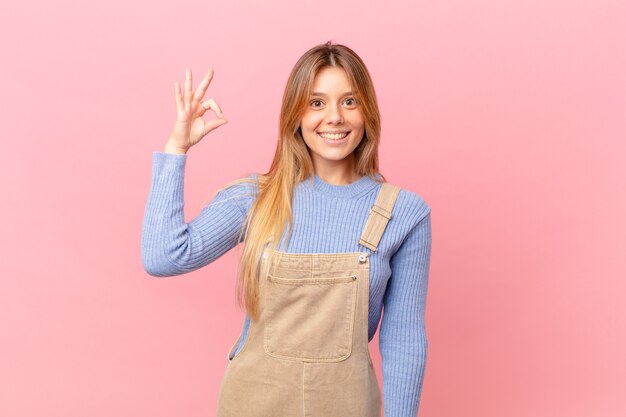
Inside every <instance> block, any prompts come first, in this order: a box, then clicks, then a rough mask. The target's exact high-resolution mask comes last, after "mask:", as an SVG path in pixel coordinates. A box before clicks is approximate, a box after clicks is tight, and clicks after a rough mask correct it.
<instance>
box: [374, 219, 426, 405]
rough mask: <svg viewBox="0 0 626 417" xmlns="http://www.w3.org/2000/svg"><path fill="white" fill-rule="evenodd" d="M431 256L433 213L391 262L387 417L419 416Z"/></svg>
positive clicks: (384, 350)
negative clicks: (431, 218) (425, 311)
mask: <svg viewBox="0 0 626 417" xmlns="http://www.w3.org/2000/svg"><path fill="white" fill-rule="evenodd" d="M430 253H431V224H430V209H428V212H427V214H426V215H425V216H424V217H423V218H422V219H421V220H419V222H418V223H417V224H416V225H415V226H414V227H413V229H412V230H411V231H410V232H409V234H408V235H407V237H406V238H405V240H404V242H403V243H402V245H401V246H400V247H399V249H398V251H397V252H396V253H395V254H394V255H393V257H392V258H391V261H390V266H391V278H390V280H389V282H388V284H387V289H386V292H385V296H384V298H383V305H384V312H383V317H382V322H381V326H380V334H379V348H380V354H381V357H382V374H383V399H384V408H385V414H384V415H385V417H415V416H416V415H417V411H418V408H419V401H420V396H421V392H422V382H423V379H424V371H425V369H426V356H427V351H428V341H427V338H426V328H425V321H424V309H425V306H426V292H427V287H428V273H429V269H430Z"/></svg>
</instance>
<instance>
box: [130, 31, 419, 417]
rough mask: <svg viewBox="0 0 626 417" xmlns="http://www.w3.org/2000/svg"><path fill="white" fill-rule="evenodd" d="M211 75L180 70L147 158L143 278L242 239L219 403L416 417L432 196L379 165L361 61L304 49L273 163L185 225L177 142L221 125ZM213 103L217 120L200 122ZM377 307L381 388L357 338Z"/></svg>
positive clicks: (337, 49)
mask: <svg viewBox="0 0 626 417" xmlns="http://www.w3.org/2000/svg"><path fill="white" fill-rule="evenodd" d="M212 76H213V70H211V69H210V70H209V72H208V73H207V74H206V76H205V77H204V79H202V81H201V83H200V85H199V86H198V88H197V89H196V90H195V91H194V92H192V89H191V86H192V79H191V72H190V71H189V70H187V71H186V80H185V86H184V91H182V92H181V90H180V87H179V86H178V84H176V86H175V93H176V105H177V109H178V116H177V120H176V122H175V125H174V128H173V130H172V133H171V135H170V138H169V140H168V141H167V143H166V145H165V149H164V151H163V152H154V153H153V155H152V158H153V165H152V183H151V188H150V194H149V196H148V202H147V205H146V209H145V215H144V223H143V235H142V260H143V265H144V268H145V270H146V271H147V272H148V273H149V274H150V275H154V276H159V277H161V276H173V275H179V274H183V273H187V272H190V271H194V270H196V269H198V268H200V267H202V266H205V265H207V264H209V263H211V262H213V261H214V260H216V259H217V258H219V257H220V256H221V255H223V254H224V253H225V252H227V251H228V250H230V249H232V248H233V247H235V246H236V245H237V244H238V243H242V242H243V243H244V245H243V247H244V250H243V253H242V255H241V259H240V264H239V268H238V274H237V286H236V290H237V292H236V293H237V300H238V302H239V305H240V306H242V304H245V308H246V313H247V314H246V318H245V322H244V325H243V330H242V331H241V333H240V336H239V338H238V340H237V341H236V342H235V343H234V344H233V346H232V347H231V349H230V351H229V352H228V364H227V367H226V370H225V373H224V377H223V379H222V381H221V385H220V390H219V394H218V407H217V408H218V409H217V416H218V417H295V416H314V417H335V416H336V417H379V416H380V415H381V414H380V413H381V405H382V404H383V399H384V415H385V417H414V416H416V414H417V410H418V406H419V399H420V395H421V390H422V381H423V377H424V371H425V366H426V356H427V338H426V331H425V326H424V308H425V303H426V293H427V283H428V274H429V266H430V253H431V222H430V207H429V205H428V204H427V203H426V202H425V201H424V199H423V198H421V197H420V196H419V195H418V194H416V193H413V192H411V191H408V190H405V189H401V188H399V187H397V186H394V185H392V184H389V183H388V182H387V181H386V180H385V178H384V176H383V175H382V174H380V173H379V170H378V144H379V141H380V115H379V110H378V105H377V100H376V94H375V91H374V87H373V84H372V80H371V78H370V75H369V72H368V71H367V69H366V67H365V65H364V64H363V61H362V60H361V58H360V57H359V56H358V55H357V54H356V53H355V52H354V51H353V50H351V49H350V48H348V47H346V46H344V45H339V44H331V43H330V42H327V43H326V44H323V45H318V46H315V47H313V48H311V49H310V50H309V51H307V52H306V53H305V54H304V55H303V56H302V57H301V58H300V59H299V60H298V62H297V63H296V64H295V66H294V68H293V70H292V72H291V74H290V76H289V79H288V80H287V85H286V88H285V92H284V95H283V101H282V108H281V113H280V125H279V134H278V143H277V147H276V152H275V155H274V159H273V161H272V164H271V167H270V169H269V171H268V172H267V173H265V174H250V175H248V176H246V177H245V178H240V179H237V180H235V181H233V182H231V183H229V184H227V185H226V186H224V187H223V188H222V189H220V190H219V192H218V193H217V194H216V195H215V196H214V198H213V199H212V201H211V202H210V203H209V204H208V205H207V206H206V207H204V208H203V209H202V211H201V212H200V214H199V215H198V216H197V217H196V218H194V219H193V220H192V221H191V222H189V223H185V221H184V213H183V176H184V167H185V161H186V158H187V155H186V154H187V151H188V150H189V149H190V148H191V147H192V146H193V145H195V144H197V143H198V142H199V141H200V140H201V139H202V138H203V137H204V136H205V135H206V134H207V133H209V132H210V131H212V130H213V129H215V128H217V127H219V126H221V125H223V124H225V123H226V122H227V120H226V118H225V117H224V115H223V114H222V111H221V109H220V107H219V105H218V104H217V103H216V102H215V100H213V99H208V100H206V101H202V99H203V97H204V94H205V92H206V90H207V87H208V86H209V83H210V81H211V79H212ZM208 109H211V110H212V111H214V112H215V113H216V115H217V118H216V119H213V120H210V121H205V120H203V115H204V113H205V112H206V110H208ZM287 226H288V227H287ZM274 236H280V237H281V238H280V239H274ZM242 299H243V301H242ZM383 306H384V314H383V315H382V322H381V326H380V335H379V342H380V343H379V347H380V353H381V357H382V376H383V381H382V382H383V384H382V385H383V389H382V394H383V395H381V391H380V389H379V385H378V381H377V378H376V373H375V371H374V368H373V366H372V359H371V357H370V354H369V350H368V342H369V341H370V340H371V339H372V338H373V337H374V334H375V333H376V329H377V327H378V323H379V321H380V318H381V312H382V308H383Z"/></svg>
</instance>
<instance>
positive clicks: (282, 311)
mask: <svg viewBox="0 0 626 417" xmlns="http://www.w3.org/2000/svg"><path fill="white" fill-rule="evenodd" d="M265 291H266V292H265V331H264V343H263V345H264V349H265V352H266V353H267V354H268V355H271V356H274V357H276V358H282V359H293V360H301V361H305V362H338V361H342V360H345V359H346V358H348V356H350V353H351V352H352V336H353V334H354V318H355V308H356V296H357V275H343V276H338V277H323V278H322V277H315V278H284V277H278V276H275V275H271V274H269V275H267V281H266V289H265Z"/></svg>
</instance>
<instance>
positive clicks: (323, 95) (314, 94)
mask: <svg viewBox="0 0 626 417" xmlns="http://www.w3.org/2000/svg"><path fill="white" fill-rule="evenodd" d="M311 95H312V96H320V97H326V94H324V93H318V92H315V91H314V92H312V93H311ZM350 95H352V91H348V92H347V93H343V94H342V95H341V96H342V97H343V96H350Z"/></svg>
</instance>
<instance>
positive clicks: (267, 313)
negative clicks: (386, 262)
mask: <svg viewBox="0 0 626 417" xmlns="http://www.w3.org/2000/svg"><path fill="white" fill-rule="evenodd" d="M399 190H400V189H399V188H398V187H397V186H394V185H391V184H389V183H383V184H382V186H381V188H380V191H379V193H378V195H377V197H376V201H375V203H374V205H373V206H372V208H371V209H370V213H369V217H368V219H367V222H366V224H365V227H364V229H363V231H362V234H361V237H360V239H359V242H358V243H359V244H360V245H362V246H364V247H366V248H368V249H370V250H372V251H374V252H376V250H377V245H378V243H379V241H380V238H381V237H382V235H383V233H384V231H385V227H386V226H387V223H388V221H389V219H391V213H392V210H393V205H394V203H395V201H396V197H397V195H398V192H399ZM368 256H369V253H368V252H366V251H363V252H343V253H301V254H296V253H287V252H281V251H277V250H268V249H267V248H266V249H265V250H264V252H263V258H262V261H261V270H260V273H261V276H260V281H259V282H260V283H259V295H260V298H259V303H260V305H259V308H260V310H259V311H260V315H259V319H258V320H257V321H256V322H255V321H252V320H251V321H250V326H249V329H248V334H247V337H246V340H245V342H244V344H243V346H242V347H241V350H240V351H239V352H238V353H237V354H236V355H235V356H234V357H233V358H232V359H231V354H232V352H233V350H234V349H235V347H236V345H237V343H238V342H239V340H237V342H235V343H234V344H233V346H232V347H231V349H230V351H229V352H228V361H229V362H228V365H227V367H226V371H225V373H224V377H223V379H222V381H221V384H220V387H219V392H218V405H217V417H300V416H302V417H380V412H381V392H380V388H379V386H378V381H377V378H376V373H375V371H374V367H373V365H372V358H371V357H370V353H369V349H368V310H369V288H370V287H369V275H370V263H369V259H368ZM240 337H241V335H240Z"/></svg>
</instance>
